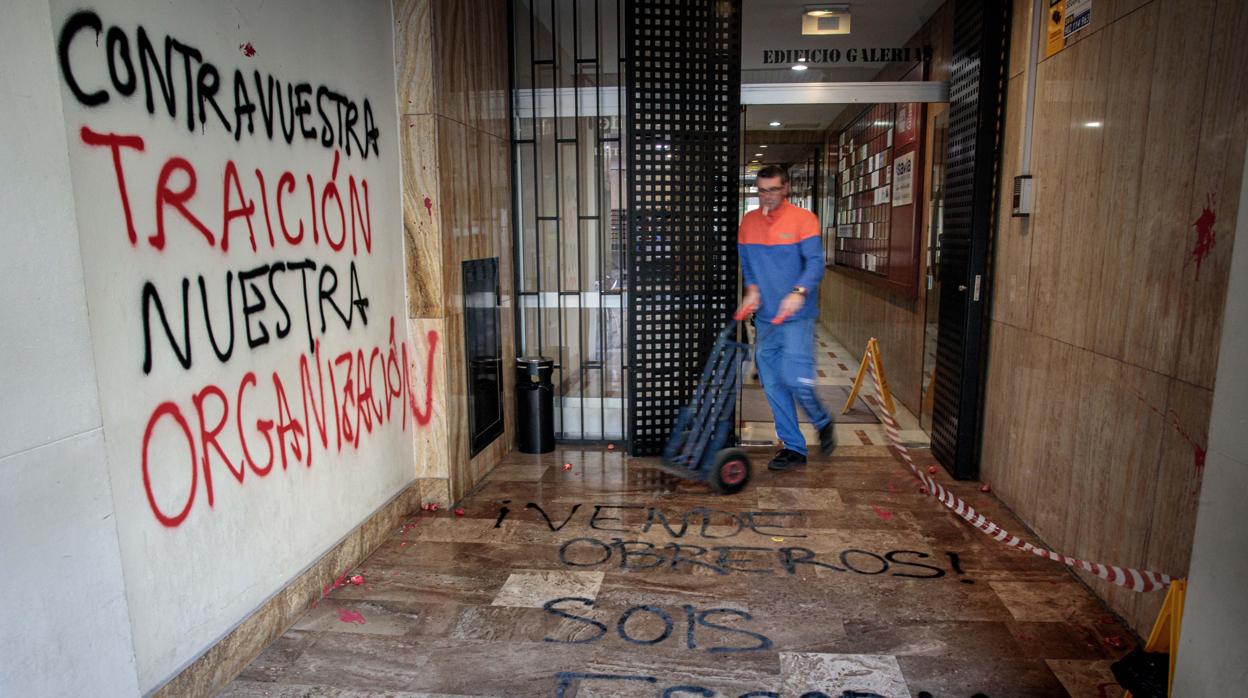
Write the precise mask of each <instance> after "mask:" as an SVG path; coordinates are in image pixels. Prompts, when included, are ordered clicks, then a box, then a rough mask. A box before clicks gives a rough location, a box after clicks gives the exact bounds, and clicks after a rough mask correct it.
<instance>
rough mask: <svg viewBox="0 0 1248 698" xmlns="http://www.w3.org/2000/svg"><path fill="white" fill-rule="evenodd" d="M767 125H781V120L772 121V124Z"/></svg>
mask: <svg viewBox="0 0 1248 698" xmlns="http://www.w3.org/2000/svg"><path fill="white" fill-rule="evenodd" d="M767 125H768V126H772V127H775V126H779V125H780V122H779V121H773V122H771V123H770V124H767Z"/></svg>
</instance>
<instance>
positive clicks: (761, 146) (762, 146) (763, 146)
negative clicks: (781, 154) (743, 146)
mask: <svg viewBox="0 0 1248 698" xmlns="http://www.w3.org/2000/svg"><path fill="white" fill-rule="evenodd" d="M758 147H760V148H766V147H767V146H765V145H760V146H758Z"/></svg>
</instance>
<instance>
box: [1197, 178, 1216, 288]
mask: <svg viewBox="0 0 1248 698" xmlns="http://www.w3.org/2000/svg"><path fill="white" fill-rule="evenodd" d="M1217 220H1218V216H1217V214H1215V213H1214V212H1213V194H1210V195H1209V204H1208V205H1207V206H1205V209H1204V210H1203V211H1201V212H1200V217H1199V218H1197V219H1196V221H1195V222H1193V223H1192V227H1193V228H1195V229H1196V246H1195V247H1193V248H1192V261H1193V262H1196V278H1197V279H1199V278H1200V265H1201V263H1202V262H1204V261H1205V257H1208V256H1209V253H1210V252H1212V251H1213V246H1214V244H1215V243H1216V242H1217V236H1216V235H1215V234H1214V231H1213V224H1214V223H1216V222H1217Z"/></svg>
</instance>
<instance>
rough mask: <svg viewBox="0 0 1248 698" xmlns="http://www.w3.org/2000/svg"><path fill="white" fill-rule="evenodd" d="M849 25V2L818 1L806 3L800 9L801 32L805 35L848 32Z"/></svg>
mask: <svg viewBox="0 0 1248 698" xmlns="http://www.w3.org/2000/svg"><path fill="white" fill-rule="evenodd" d="M849 27H850V20H849V3H844V2H835V3H819V4H816V5H806V6H805V7H804V8H803V10H802V34H803V35H805V36H826V35H829V34H848V33H849Z"/></svg>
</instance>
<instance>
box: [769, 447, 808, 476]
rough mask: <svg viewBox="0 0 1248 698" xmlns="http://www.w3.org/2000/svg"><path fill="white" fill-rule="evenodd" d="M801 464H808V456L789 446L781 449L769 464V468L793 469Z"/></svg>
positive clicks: (779, 469)
mask: <svg viewBox="0 0 1248 698" xmlns="http://www.w3.org/2000/svg"><path fill="white" fill-rule="evenodd" d="M799 465H806V456H803V455H802V454H800V453H798V452H797V451H793V450H790V449H787V448H782V449H780V452H779V453H777V454H776V457H775V458H772V459H771V462H770V463H768V464H767V469H768V470H777V471H781V470H791V469H793V468H796V467H797V466H799Z"/></svg>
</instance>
